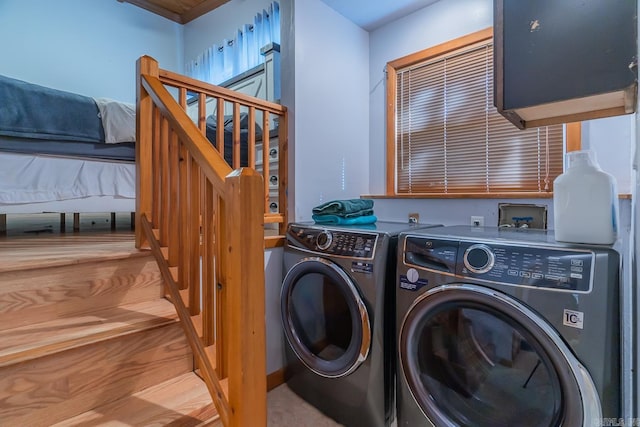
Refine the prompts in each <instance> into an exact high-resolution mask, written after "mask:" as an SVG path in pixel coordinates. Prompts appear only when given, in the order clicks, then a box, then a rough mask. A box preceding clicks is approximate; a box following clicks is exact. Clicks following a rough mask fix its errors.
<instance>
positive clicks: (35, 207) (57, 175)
mask: <svg viewBox="0 0 640 427" xmlns="http://www.w3.org/2000/svg"><path fill="white" fill-rule="evenodd" d="M135 182H136V179H135V164H133V163H126V162H108V161H97V160H85V159H74V158H63V157H53V156H42V155H35V156H34V155H26V154H13V153H0V213H33V212H123V211H134V210H135V185H136V183H135ZM49 206H52V207H49ZM55 206H59V207H58V208H57V209H56V208H55Z"/></svg>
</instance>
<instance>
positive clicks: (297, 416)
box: [267, 384, 342, 427]
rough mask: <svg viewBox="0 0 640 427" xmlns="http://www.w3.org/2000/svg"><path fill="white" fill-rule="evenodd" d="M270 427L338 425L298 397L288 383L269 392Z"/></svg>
mask: <svg viewBox="0 0 640 427" xmlns="http://www.w3.org/2000/svg"><path fill="white" fill-rule="evenodd" d="M267 418H268V422H267V425H268V426H269V427H338V426H341V425H342V424H338V423H336V422H335V421H333V420H332V419H331V418H328V417H326V416H324V415H323V414H322V413H321V412H320V411H318V410H317V409H316V408H314V407H313V406H311V405H310V404H308V403H307V402H305V401H304V400H303V399H301V398H300V397H298V395H297V394H295V393H294V392H293V391H291V389H290V388H289V387H287V385H286V384H282V385H281V386H278V387H276V388H275V389H273V390H271V391H270V392H269V393H267Z"/></svg>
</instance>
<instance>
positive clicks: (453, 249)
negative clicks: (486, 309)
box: [403, 236, 595, 292]
mask: <svg viewBox="0 0 640 427" xmlns="http://www.w3.org/2000/svg"><path fill="white" fill-rule="evenodd" d="M403 261H404V263H405V264H406V265H413V266H416V267H418V268H423V269H427V270H431V271H436V272H443V273H449V274H455V275H456V276H460V277H468V278H472V279H480V280H487V281H491V282H500V283H506V284H511V285H514V286H531V287H541V288H549V289H559V290H568V291H575V292H589V291H590V290H591V284H592V275H593V266H594V262H595V254H594V253H593V252H592V251H590V250H579V249H575V250H574V249H571V250H569V249H561V248H548V247H538V246H518V245H510V244H502V243H495V242H477V241H459V240H449V239H434V238H428V237H417V236H408V237H407V238H406V240H405V247H404V260H403Z"/></svg>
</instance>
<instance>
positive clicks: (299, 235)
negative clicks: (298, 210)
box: [287, 226, 378, 259]
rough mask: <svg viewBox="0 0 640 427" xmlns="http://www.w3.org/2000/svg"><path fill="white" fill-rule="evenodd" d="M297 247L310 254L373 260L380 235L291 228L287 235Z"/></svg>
mask: <svg viewBox="0 0 640 427" xmlns="http://www.w3.org/2000/svg"><path fill="white" fill-rule="evenodd" d="M287 236H288V238H289V240H290V241H291V243H293V244H295V246H296V247H298V248H302V249H306V250H308V251H310V252H314V253H318V254H324V255H334V256H344V257H349V258H362V259H373V256H374V254H375V248H376V243H377V240H378V235H377V234H374V233H364V232H352V231H344V230H330V229H322V228H307V227H297V226H291V227H290V229H289V233H288V234H287Z"/></svg>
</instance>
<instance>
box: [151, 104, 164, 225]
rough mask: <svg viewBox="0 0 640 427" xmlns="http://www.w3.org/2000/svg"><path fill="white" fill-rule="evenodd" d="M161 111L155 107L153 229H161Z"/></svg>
mask: <svg viewBox="0 0 640 427" xmlns="http://www.w3.org/2000/svg"><path fill="white" fill-rule="evenodd" d="M160 122H161V117H160V110H159V109H158V108H157V107H155V106H154V107H153V131H152V132H153V147H152V149H153V186H152V194H153V196H152V215H151V218H149V221H150V222H151V224H153V228H159V227H160V200H162V197H161V194H162V193H161V189H162V185H161V182H162V181H161V175H160V171H161V165H162V162H161V161H160V147H161V141H160Z"/></svg>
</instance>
